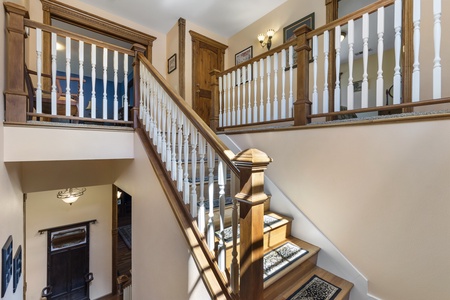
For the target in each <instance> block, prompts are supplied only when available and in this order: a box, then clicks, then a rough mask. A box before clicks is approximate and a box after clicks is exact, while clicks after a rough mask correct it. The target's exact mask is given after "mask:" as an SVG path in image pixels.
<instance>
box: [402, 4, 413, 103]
mask: <svg viewBox="0 0 450 300" xmlns="http://www.w3.org/2000/svg"><path fill="white" fill-rule="evenodd" d="M402 40H403V41H402V45H403V55H402V64H401V65H402V83H403V90H402V100H403V101H402V103H411V102H412V72H413V64H414V45H413V43H414V25H413V0H404V1H403V26H402ZM413 110H414V108H412V107H409V108H404V109H403V112H412V111H413Z"/></svg>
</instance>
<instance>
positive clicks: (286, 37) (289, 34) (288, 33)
mask: <svg viewBox="0 0 450 300" xmlns="http://www.w3.org/2000/svg"><path fill="white" fill-rule="evenodd" d="M302 25H307V26H308V27H309V28H311V29H314V26H315V13H314V12H313V13H310V14H309V15H307V16H305V17H303V18H301V19H299V20H297V21H295V22H294V23H291V24H289V25H288V26H286V27H284V28H283V43H287V42H289V41H292V40H293V39H295V38H296V37H295V34H294V31H295V30H296V29H297V28H300V27H301V26H302ZM310 46H311V49H312V43H310ZM309 53H310V57H309V62H312V50H311V51H310V52H309ZM288 62H289V57H286V66H289V63H288ZM293 67H294V68H296V67H297V52H295V51H294V66H293Z"/></svg>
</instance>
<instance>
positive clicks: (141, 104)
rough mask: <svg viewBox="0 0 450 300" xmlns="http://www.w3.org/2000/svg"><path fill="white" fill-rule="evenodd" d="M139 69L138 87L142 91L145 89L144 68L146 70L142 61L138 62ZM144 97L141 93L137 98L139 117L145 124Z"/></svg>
mask: <svg viewBox="0 0 450 300" xmlns="http://www.w3.org/2000/svg"><path fill="white" fill-rule="evenodd" d="M139 70H140V74H139V75H140V76H139V78H140V88H141V91H143V90H145V83H144V70H146V69H145V67H144V64H143V63H142V61H141V63H140V68H139ZM144 99H145V94H144V93H141V95H140V98H139V118H140V119H142V120H143V122H144V124H145V119H144V112H145V110H144Z"/></svg>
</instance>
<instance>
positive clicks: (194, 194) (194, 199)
mask: <svg viewBox="0 0 450 300" xmlns="http://www.w3.org/2000/svg"><path fill="white" fill-rule="evenodd" d="M191 171H192V179H191V181H192V183H191V186H192V189H191V203H190V204H191V205H190V206H191V216H192V217H193V218H196V217H197V128H195V127H194V126H191Z"/></svg>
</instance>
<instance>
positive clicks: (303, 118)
mask: <svg viewBox="0 0 450 300" xmlns="http://www.w3.org/2000/svg"><path fill="white" fill-rule="evenodd" d="M310 31H311V28H309V27H308V26H306V25H303V26H301V27H300V28H298V29H297V30H295V31H294V33H295V35H296V36H297V46H296V47H295V51H296V52H297V100H296V101H295V103H294V125H295V126H298V125H306V124H308V123H310V122H311V118H308V116H309V115H310V114H311V104H312V103H311V101H309V52H310V51H311V47H310V46H309V42H308V39H307V38H306V34H307V33H308V32H310Z"/></svg>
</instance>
